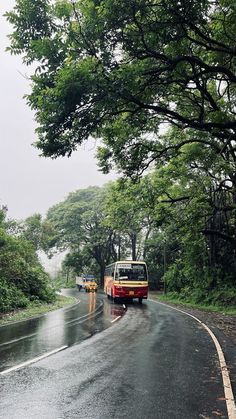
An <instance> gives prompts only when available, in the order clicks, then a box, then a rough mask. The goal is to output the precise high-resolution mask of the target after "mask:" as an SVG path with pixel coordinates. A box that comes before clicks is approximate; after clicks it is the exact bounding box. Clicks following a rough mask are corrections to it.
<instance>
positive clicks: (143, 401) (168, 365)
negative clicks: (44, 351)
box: [0, 301, 228, 419]
mask: <svg viewBox="0 0 236 419" xmlns="http://www.w3.org/2000/svg"><path fill="white" fill-rule="evenodd" d="M104 302H105V301H104ZM105 304H106V306H107V307H108V308H109V306H110V307H112V306H113V307H114V305H112V303H110V302H107V301H106V302H105ZM118 308H119V307H118ZM115 309H116V306H115ZM106 310H108V309H106ZM106 317H107V321H108V317H109V316H108V315H107V316H106ZM78 327H79V326H78ZM0 395H1V398H0V417H1V418H6V419H8V418H9V419H10V418H11V419H31V418H38V419H75V418H81V419H86V418H89V419H96V418H101V419H104V418H109V419H110V418H134V419H136V418H137V419H139V418H140V419H144V418H147V419H149V418H150V419H151V418H158V419H162V418H163V419H172V418H173V419H175V418H178V419H195V418H202V419H206V418H210V419H211V418H216V417H220V418H227V417H228V416H227V413H226V405H225V401H224V391H223V385H222V378H221V373H220V369H219V364H218V357H217V354H216V351H215V347H214V344H213V342H212V340H211V338H210V336H209V335H208V334H207V333H206V331H205V330H204V329H203V328H202V326H201V325H200V324H198V323H197V322H195V321H194V320H193V319H191V318H190V317H187V316H185V315H184V314H182V313H179V312H176V311H174V310H171V308H169V307H167V306H163V305H160V304H155V303H153V302H150V301H149V302H145V303H144V304H143V305H142V306H139V305H138V304H136V303H133V304H131V305H130V306H128V309H127V312H126V314H125V315H124V316H123V317H122V318H121V319H120V320H118V321H117V322H115V323H113V325H112V327H109V328H107V329H106V330H104V331H102V332H100V333H97V334H95V335H93V336H92V337H91V338H90V339H86V340H84V341H83V342H81V343H79V344H75V345H74V346H71V347H69V348H67V349H66V350H64V351H62V352H59V353H57V354H55V355H52V356H50V357H48V358H46V359H44V360H42V361H39V362H37V363H35V364H32V365H31V366H28V367H26V368H24V369H21V370H18V371H15V372H12V373H9V374H7V375H4V376H1V377H0Z"/></svg>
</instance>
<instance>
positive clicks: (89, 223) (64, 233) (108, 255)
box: [47, 187, 116, 285]
mask: <svg viewBox="0 0 236 419" xmlns="http://www.w3.org/2000/svg"><path fill="white" fill-rule="evenodd" d="M104 193H105V191H104V190H103V189H102V188H99V187H89V188H87V189H84V190H78V191H76V192H73V193H71V194H69V196H68V198H67V199H66V200H65V201H63V202H61V203H59V204H57V205H55V206H54V207H52V208H50V209H49V211H48V214H47V221H49V222H50V223H51V225H52V226H53V228H54V229H55V231H56V232H57V239H55V242H56V243H57V247H58V248H59V249H61V250H62V249H64V250H65V249H67V250H69V255H67V256H66V261H65V262H66V264H67V266H71V267H73V268H74V270H75V272H76V273H77V274H79V273H81V272H83V270H84V269H87V270H88V269H90V268H91V269H92V270H94V269H95V271H96V269H97V268H95V266H94V261H95V262H96V263H97V265H98V266H99V276H100V283H101V285H102V284H103V278H104V271H105V266H106V265H107V264H108V263H110V261H111V260H114V259H115V258H116V250H115V246H114V243H115V240H116V235H115V233H114V231H113V230H112V229H111V228H110V227H109V226H106V225H105V224H104V211H103V201H104ZM95 273H97V271H96V272H95Z"/></svg>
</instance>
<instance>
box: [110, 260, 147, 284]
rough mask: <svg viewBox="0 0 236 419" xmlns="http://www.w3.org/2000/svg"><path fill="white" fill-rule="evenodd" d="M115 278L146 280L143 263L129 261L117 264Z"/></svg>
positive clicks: (121, 279)
mask: <svg viewBox="0 0 236 419" xmlns="http://www.w3.org/2000/svg"><path fill="white" fill-rule="evenodd" d="M116 279H118V280H119V281H147V271H146V266H145V265H144V264H141V263H140V264H138V263H130V264H128V263H127V264H119V265H117V274H116Z"/></svg>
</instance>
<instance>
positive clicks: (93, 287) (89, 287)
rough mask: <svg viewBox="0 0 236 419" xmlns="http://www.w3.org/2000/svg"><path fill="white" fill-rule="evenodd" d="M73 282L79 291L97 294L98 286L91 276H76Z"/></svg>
mask: <svg viewBox="0 0 236 419" xmlns="http://www.w3.org/2000/svg"><path fill="white" fill-rule="evenodd" d="M75 282H76V285H77V287H78V289H79V291H81V290H84V291H85V292H97V288H98V286H97V283H96V281H95V278H94V276H93V275H82V276H77V277H76V279H75Z"/></svg>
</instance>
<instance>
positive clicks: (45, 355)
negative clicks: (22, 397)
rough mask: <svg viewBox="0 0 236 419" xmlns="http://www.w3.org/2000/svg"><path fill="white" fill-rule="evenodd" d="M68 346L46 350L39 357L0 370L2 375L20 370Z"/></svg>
mask: <svg viewBox="0 0 236 419" xmlns="http://www.w3.org/2000/svg"><path fill="white" fill-rule="evenodd" d="M66 348H68V346H61V347H60V348H57V349H54V350H53V351H50V352H46V353H45V354H43V355H41V356H38V357H37V358H33V359H30V360H29V361H26V362H22V364H18V365H16V366H15V367H11V368H8V369H7V370H5V371H2V372H0V375H5V374H8V373H9V372H11V371H16V370H19V369H20V368H23V367H26V366H28V365H31V364H34V363H35V362H38V361H40V360H41V359H44V358H47V357H48V356H50V355H53V354H56V353H57V352H60V351H63V349H66Z"/></svg>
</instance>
